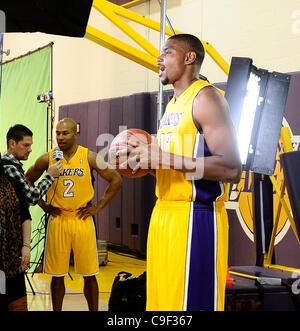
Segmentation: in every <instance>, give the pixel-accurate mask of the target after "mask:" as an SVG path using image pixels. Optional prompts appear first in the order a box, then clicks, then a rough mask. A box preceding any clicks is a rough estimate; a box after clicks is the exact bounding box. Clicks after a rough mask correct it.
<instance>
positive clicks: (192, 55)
mask: <svg viewBox="0 0 300 331" xmlns="http://www.w3.org/2000/svg"><path fill="white" fill-rule="evenodd" d="M196 58H197V55H196V52H194V51H190V52H187V53H186V55H185V64H193V63H194V62H195V61H196Z"/></svg>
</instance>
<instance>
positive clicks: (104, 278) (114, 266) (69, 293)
mask: <svg viewBox="0 0 300 331" xmlns="http://www.w3.org/2000/svg"><path fill="white" fill-rule="evenodd" d="M145 270H146V261H145V260H143V259H138V258H136V257H134V256H132V255H128V254H123V253H117V252H111V251H108V263H107V264H106V265H105V266H102V265H101V266H100V272H99V274H98V275H97V276H96V277H97V281H98V286H99V310H100V311H107V310H108V300H109V296H110V291H111V286H112V283H113V281H114V278H115V276H116V275H117V273H118V272H120V271H127V272H130V273H132V275H133V276H135V277H137V276H139V275H141V274H142V273H143V272H144V271H145ZM70 275H71V277H72V279H71V278H70V277H69V276H65V286H66V295H65V298H64V303H63V310H64V311H86V310H88V308H87V303H86V300H85V297H84V294H83V278H82V277H81V276H78V275H77V274H75V273H74V268H73V267H72V266H70ZM28 279H29V282H30V283H29V282H28V281H26V287H27V300H28V310H29V311H51V310H52V304H51V296H50V281H51V277H49V276H46V275H44V274H34V275H33V276H32V275H31V274H28ZM30 285H31V286H32V289H33V290H32V289H31V286H30Z"/></svg>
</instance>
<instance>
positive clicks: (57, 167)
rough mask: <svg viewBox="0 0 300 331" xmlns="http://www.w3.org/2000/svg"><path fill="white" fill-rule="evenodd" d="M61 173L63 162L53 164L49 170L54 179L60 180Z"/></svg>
mask: <svg viewBox="0 0 300 331" xmlns="http://www.w3.org/2000/svg"><path fill="white" fill-rule="evenodd" d="M61 171H62V164H61V161H58V162H56V163H54V164H52V165H51V166H50V167H49V168H48V170H47V172H48V174H49V175H51V176H52V177H53V178H58V177H59V175H60V173H61Z"/></svg>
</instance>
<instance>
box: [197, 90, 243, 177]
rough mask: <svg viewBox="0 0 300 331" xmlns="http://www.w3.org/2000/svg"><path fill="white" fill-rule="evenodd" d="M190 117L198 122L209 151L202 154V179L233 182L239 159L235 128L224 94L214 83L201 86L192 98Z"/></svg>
mask: <svg viewBox="0 0 300 331" xmlns="http://www.w3.org/2000/svg"><path fill="white" fill-rule="evenodd" d="M193 117H194V120H195V121H196V122H197V123H198V124H199V125H200V126H201V128H202V133H203V134H204V138H205V141H206V143H207V145H208V148H209V150H210V152H211V154H212V156H210V157H205V161H204V175H203V178H204V179H208V180H218V181H223V182H233V183H237V182H239V180H240V176H241V172H242V171H241V161H240V156H239V151H238V144H237V138H236V133H235V129H234V127H233V124H232V121H231V118H230V113H229V107H228V104H227V102H226V100H225V98H224V97H223V96H222V95H221V93H220V92H219V91H218V90H217V89H215V88H214V87H206V88H204V89H202V90H201V91H200V92H199V94H198V95H197V97H196V98H195V100H194V104H193Z"/></svg>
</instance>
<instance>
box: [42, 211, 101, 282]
mask: <svg viewBox="0 0 300 331" xmlns="http://www.w3.org/2000/svg"><path fill="white" fill-rule="evenodd" d="M71 250H72V251H73V256H74V268H75V272H76V273H77V274H79V275H82V276H92V275H95V274H97V273H98V272H99V264H98V254H97V243H96V230H95V226H94V222H93V219H92V217H89V218H87V219H86V220H83V219H80V218H78V217H77V215H76V213H75V212H72V213H66V212H64V213H63V214H62V215H60V216H57V217H53V216H51V217H50V218H49V221H48V226H47V232H46V240H45V252H44V261H43V273H45V274H48V275H51V276H57V277H59V276H64V275H66V274H68V272H69V264H70V254H71Z"/></svg>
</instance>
